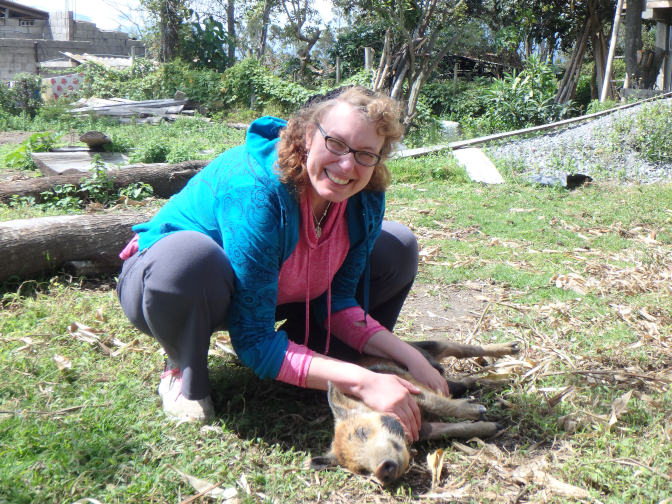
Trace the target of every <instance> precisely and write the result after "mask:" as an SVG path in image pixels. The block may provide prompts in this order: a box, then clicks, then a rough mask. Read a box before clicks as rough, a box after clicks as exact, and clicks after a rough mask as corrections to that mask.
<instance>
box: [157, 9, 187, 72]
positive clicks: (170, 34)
mask: <svg viewBox="0 0 672 504" xmlns="http://www.w3.org/2000/svg"><path fill="white" fill-rule="evenodd" d="M179 7H180V6H179V5H178V2H177V0H165V1H164V2H163V3H162V5H161V7H160V10H159V32H160V34H161V61H164V62H166V61H171V60H172V59H173V58H174V57H175V55H176V53H177V45H178V38H179V31H180V24H182V19H181V15H180V13H179V12H178V11H179Z"/></svg>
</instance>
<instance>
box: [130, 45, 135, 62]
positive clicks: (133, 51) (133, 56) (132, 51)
mask: <svg viewBox="0 0 672 504" xmlns="http://www.w3.org/2000/svg"><path fill="white" fill-rule="evenodd" d="M134 64H135V46H131V66H133V65H134Z"/></svg>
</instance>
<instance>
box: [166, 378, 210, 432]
mask: <svg viewBox="0 0 672 504" xmlns="http://www.w3.org/2000/svg"><path fill="white" fill-rule="evenodd" d="M159 396H160V397H161V399H162V400H163V411H164V412H165V413H166V415H168V417H169V418H170V419H171V420H183V419H194V420H204V421H208V420H211V419H212V416H213V407H212V399H210V396H208V397H206V398H205V399H199V400H197V401H190V400H189V399H187V398H186V397H184V396H183V395H182V373H180V370H179V369H178V368H174V369H169V370H167V371H164V372H163V374H162V375H161V382H160V383H159Z"/></svg>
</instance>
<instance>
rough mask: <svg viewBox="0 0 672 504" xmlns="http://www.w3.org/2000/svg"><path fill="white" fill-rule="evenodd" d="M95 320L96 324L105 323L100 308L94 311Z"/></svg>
mask: <svg viewBox="0 0 672 504" xmlns="http://www.w3.org/2000/svg"><path fill="white" fill-rule="evenodd" d="M96 320H97V321H98V322H105V314H103V309H102V308H98V309H97V310H96Z"/></svg>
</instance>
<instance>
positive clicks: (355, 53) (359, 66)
mask: <svg viewBox="0 0 672 504" xmlns="http://www.w3.org/2000/svg"><path fill="white" fill-rule="evenodd" d="M387 28H388V24H387V22H386V21H384V20H382V19H381V20H379V21H376V22H369V21H364V22H358V23H356V24H355V25H354V26H352V29H350V30H347V31H345V32H344V33H343V34H341V35H339V36H338V38H337V39H336V43H335V44H334V45H333V47H332V48H331V49H330V50H329V51H328V55H329V59H330V61H331V64H332V65H336V57H337V56H340V57H341V75H342V76H343V77H344V78H347V77H351V76H353V75H355V74H356V73H358V72H361V71H362V70H364V47H373V49H374V51H375V54H378V55H379V54H380V53H381V52H382V50H383V43H384V40H385V32H386V31H387ZM370 84H371V76H370V75H369V82H368V83H367V84H366V85H367V86H369V85H370Z"/></svg>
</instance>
